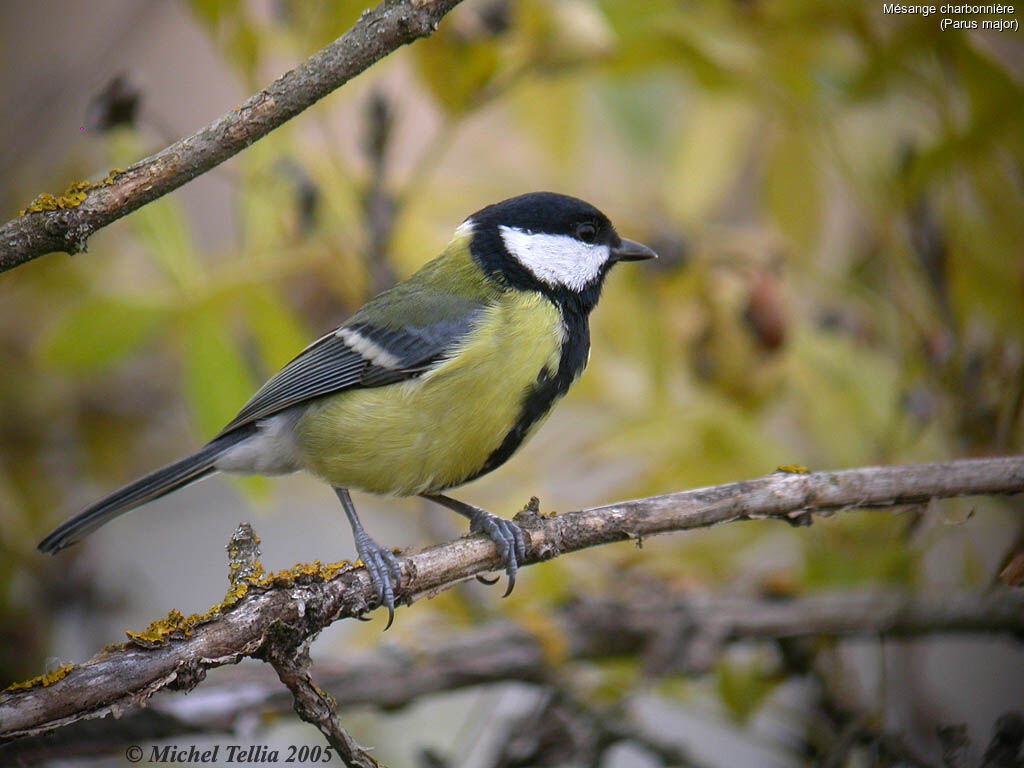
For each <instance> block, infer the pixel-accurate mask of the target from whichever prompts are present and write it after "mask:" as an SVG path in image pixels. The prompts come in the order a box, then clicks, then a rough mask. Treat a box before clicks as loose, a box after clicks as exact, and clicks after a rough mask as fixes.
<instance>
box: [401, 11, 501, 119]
mask: <svg viewBox="0 0 1024 768" xmlns="http://www.w3.org/2000/svg"><path fill="white" fill-rule="evenodd" d="M413 51H414V52H415V53H416V58H417V61H418V62H419V74H420V77H421V78H422V79H423V82H424V83H425V84H426V86H427V88H429V89H430V92H431V93H433V94H434V97H435V98H436V99H437V101H438V102H439V103H440V104H441V106H442V107H444V108H445V110H447V111H448V112H449V113H451V114H454V115H458V114H460V113H463V112H465V111H467V110H468V109H469V108H470V107H471V106H472V105H473V103H474V102H475V101H476V100H477V99H478V98H479V97H480V96H481V94H482V93H483V91H484V89H485V88H486V87H487V86H488V85H489V84H490V83H491V81H492V80H493V79H494V76H495V74H496V73H497V71H498V64H499V62H500V56H499V52H498V46H497V44H496V43H494V42H493V41H492V40H490V39H487V38H473V37H467V36H465V35H464V34H461V33H459V32H458V31H457V30H455V29H453V27H452V25H450V24H446V25H444V26H442V27H441V28H440V29H439V30H438V31H437V32H436V33H435V34H434V35H433V36H432V37H430V38H429V39H428V40H424V41H421V43H420V44H419V45H416V46H413Z"/></svg>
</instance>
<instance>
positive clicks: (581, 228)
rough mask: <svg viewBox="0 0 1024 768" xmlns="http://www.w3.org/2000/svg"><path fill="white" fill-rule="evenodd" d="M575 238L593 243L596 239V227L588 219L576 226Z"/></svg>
mask: <svg viewBox="0 0 1024 768" xmlns="http://www.w3.org/2000/svg"><path fill="white" fill-rule="evenodd" d="M576 239H577V240H582V241H583V242H584V243H593V242H594V241H595V240H596V239H597V227H595V226H594V225H593V224H591V223H590V222H589V221H585V222H583V223H582V224H578V225H577V226H576Z"/></svg>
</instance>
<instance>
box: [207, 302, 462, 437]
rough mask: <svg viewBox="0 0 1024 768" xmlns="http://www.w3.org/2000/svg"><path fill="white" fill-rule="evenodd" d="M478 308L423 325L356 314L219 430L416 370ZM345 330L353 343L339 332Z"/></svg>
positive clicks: (457, 334)
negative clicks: (389, 324)
mask: <svg viewBox="0 0 1024 768" xmlns="http://www.w3.org/2000/svg"><path fill="white" fill-rule="evenodd" d="M481 310H482V307H481V306H480V305H476V306H474V307H473V308H472V309H471V310H470V311H468V312H466V313H465V314H464V315H463V316H462V317H459V318H450V317H448V318H445V319H443V320H440V321H438V322H435V323H432V324H430V325H427V326H424V327H422V328H415V327H409V328H385V327H380V326H377V325H374V324H372V323H370V322H366V321H363V322H358V320H359V316H358V315H357V316H356V317H354V318H352V320H351V321H349V322H348V323H346V324H344V325H342V326H341V327H340V328H339V329H338V330H336V331H333V332H331V333H329V334H327V335H326V336H322V337H321V338H319V339H317V340H316V341H315V342H313V343H312V344H310V345H309V346H308V347H306V349H304V350H303V351H302V352H301V353H300V354H299V355H298V357H296V358H295V359H294V360H292V361H291V362H290V363H288V365H286V366H285V367H284V368H282V369H281V370H280V371H279V372H278V373H277V374H275V375H274V376H272V377H271V378H270V379H269V380H268V381H267V383H266V384H264V385H263V386H262V387H260V389H259V391H257V392H256V394H255V395H253V396H252V398H251V399H250V400H249V402H248V403H246V404H245V406H244V407H243V408H242V410H241V411H239V413H238V415H237V416H235V418H234V419H232V421H231V423H230V424H228V425H227V426H226V427H224V429H223V430H221V433H220V434H221V435H223V434H226V433H228V432H231V431H233V430H235V429H238V428H239V427H241V426H243V425H245V424H249V423H252V422H254V421H258V420H259V419H264V418H266V417H268V416H271V415H273V414H275V413H278V412H279V411H283V410H284V409H286V408H289V407H291V406H293V405H297V404H299V403H302V402H305V401H307V400H312V399H314V398H317V397H322V396H324V395H329V394H332V393H335V392H340V391H342V390H345V389H350V388H354V387H380V386H385V385H387V384H393V383H395V382H398V381H402V380H403V379H408V378H412V377H415V376H419V375H420V374H422V373H423V372H425V371H427V370H429V369H430V367H431V366H432V365H434V364H435V363H436V362H437V361H439V360H441V359H442V358H444V357H445V356H446V355H447V354H448V353H449V352H450V350H451V349H452V348H454V347H455V346H456V345H457V343H458V342H459V340H460V339H462V338H463V337H464V336H465V335H466V334H467V333H469V332H470V331H471V330H472V328H473V327H474V325H475V324H476V321H477V319H478V317H479V314H480V312H481ZM343 330H347V331H349V332H350V333H346V334H345V335H346V336H347V337H348V338H349V339H353V340H356V341H357V343H355V344H353V343H350V341H347V340H346V339H345V338H342V336H339V335H338V334H339V332H340V331H343ZM375 352H376V354H374V353H375ZM382 361H384V362H387V363H389V364H388V365H384V364H381V363H382ZM391 363H393V365H391Z"/></svg>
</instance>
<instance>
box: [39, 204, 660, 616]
mask: <svg viewBox="0 0 1024 768" xmlns="http://www.w3.org/2000/svg"><path fill="white" fill-rule="evenodd" d="M652 258H656V254H655V253H654V251H652V250H651V249H650V248H648V247H647V246H645V245H643V244H641V243H638V242H635V241H633V240H627V239H625V238H622V237H620V236H619V234H618V233H617V232H616V230H615V228H614V227H613V226H612V223H611V222H610V221H609V219H608V217H607V216H605V215H604V214H603V213H601V211H599V210H598V209H597V208H595V207H594V206H593V205H591V204H590V203H587V202H584V201H583V200H580V199H578V198H575V197H570V196H568V195H563V194H557V193H553V192H532V193H528V194H523V195H519V196H517V197H512V198H509V199H507V200H503V201H502V202H498V203H495V204H493V205H489V206H487V207H485V208H482V209H481V210H479V211H477V212H476V213H474V214H473V215H471V216H470V217H469V218H467V219H466V220H465V221H463V222H462V223H461V224H460V225H459V226H458V227H457V228H456V230H455V233H454V235H453V237H452V239H451V241H450V242H449V244H448V245H447V247H446V248H445V249H444V251H443V252H442V253H441V255H440V256H438V257H437V258H435V259H433V260H432V261H429V262H427V263H426V264H425V265H424V266H423V267H421V268H420V269H419V270H418V271H417V272H415V273H414V274H413V275H412V276H411V277H409V278H408V279H406V280H404V281H402V282H399V283H397V284H396V285H394V286H393V287H391V288H390V289H388V290H386V291H384V292H383V293H381V294H379V295H378V296H376V297H374V298H373V299H371V300H370V301H369V302H367V303H366V304H365V305H364V306H363V307H362V308H361V309H359V310H358V311H357V312H356V313H355V314H354V315H353V316H352V317H351V318H349V319H348V320H346V321H345V322H343V323H342V324H341V325H340V326H338V327H337V328H336V329H334V330H332V331H330V332H329V333H327V334H325V335H323V336H321V337H320V338H319V339H317V340H316V341H314V342H313V343H312V344H310V345H309V346H308V347H306V349H304V350H303V351H302V352H301V353H299V355H298V356H297V357H295V358H294V359H293V360H292V361H291V362H290V363H288V364H287V365H286V366H285V367H284V368H282V369H281V370H280V371H279V372H278V373H276V374H275V375H274V376H272V377H271V378H270V379H269V380H268V381H267V382H266V383H265V384H264V385H263V386H262V387H261V388H260V389H259V390H258V391H257V392H256V394H255V395H253V396H252V398H251V399H250V400H249V402H248V403H246V404H245V405H244V406H243V408H242V409H241V411H239V413H238V415H237V416H235V418H234V419H232V420H231V422H230V423H228V424H227V426H225V427H224V429H222V430H221V431H220V433H219V434H218V435H217V436H216V437H214V438H213V439H212V440H211V441H210V442H209V443H207V444H206V445H205V446H203V447H202V448H200V449H199V450H198V451H196V452H195V453H193V454H192V455H190V456H187V457H186V458H183V459H181V460H179V461H176V462H174V463H172V464H169V465H167V466H165V467H163V468H161V469H158V470H156V471H155V472H152V473H150V474H148V475H146V476H144V477H142V478H140V479H138V480H136V481H135V482H132V483H129V484H128V485H126V486H124V487H123V488H121V489H119V490H117V491H114V492H113V493H111V494H110V495H108V496H106V497H105V498H102V499H100V500H99V501H97V502H95V503H94V504H92V505H91V506H89V507H87V508H86V509H84V510H83V511H82V512H80V513H79V514H77V515H75V516H74V517H72V518H70V519H69V520H67V521H66V522H65V523H63V524H62V525H60V526H59V527H58V528H56V529H55V530H54V531H53V532H52V533H51V534H50V535H48V536H47V537H46V538H45V539H43V541H42V542H40V544H39V550H40V551H42V552H45V553H49V554H55V553H57V552H59V551H60V550H62V549H64V548H65V547H67V546H69V545H71V544H74V543H76V542H78V541H80V540H81V539H83V538H84V537H85V536H87V535H89V534H90V533H92V532H93V531H95V530H96V529H97V528H99V527H100V526H102V525H105V524H106V523H108V522H110V521H111V520H112V519H114V518H115V517H117V516H119V515H121V514H123V513H125V512H128V511H129V510H132V509H134V508H136V507H139V506H142V505H143V504H146V503H148V502H150V501H153V500H154V499H157V498H160V497H161V496H164V495H166V494H168V493H171V492H172V491H176V490H178V489H180V488H183V487H185V486H186V485H189V484H191V483H193V482H195V481H197V480H200V479H202V478H205V477H207V476H209V475H212V474H214V473H216V472H228V473H239V474H262V475H279V474H287V473H292V472H296V471H300V470H305V471H306V472H308V473H310V474H312V475H313V476H315V477H316V478H319V479H320V480H322V481H324V482H326V483H328V484H329V485H330V486H331V487H332V488H333V489H334V491H335V493H336V494H337V496H338V499H339V500H340V502H341V506H342V508H343V510H344V512H345V515H346V517H347V518H348V522H349V525H350V526H351V529H352V534H353V538H354V540H355V547H356V550H357V552H358V554H359V559H360V560H361V561H362V563H363V565H364V566H365V568H366V570H367V572H368V574H369V577H370V581H371V584H372V586H373V588H374V590H375V594H376V597H377V606H382V605H383V606H386V607H387V608H388V627H390V626H391V622H392V621H393V619H394V590H395V587H396V585H398V586H400V584H401V569H400V564H399V561H398V559H397V557H396V556H395V554H394V552H392V551H391V550H390V549H387V548H385V547H382V546H380V545H379V544H377V542H376V541H374V539H373V538H371V537H370V535H369V534H368V533H367V532H366V529H365V528H364V527H363V525H362V523H361V521H360V519H359V516H358V514H357V513H356V508H355V505H354V504H353V502H352V497H351V495H350V493H349V490H350V489H357V490H360V491H365V492H369V493H373V494H380V495H388V496H399V497H401V496H421V497H423V498H426V499H429V500H431V501H433V502H436V503H438V504H440V505H442V506H445V507H447V508H449V509H451V510H453V511H454V512H456V513H458V514H460V515H462V516H464V517H466V518H467V519H468V520H469V523H470V530H471V531H473V532H476V533H482V534H485V535H486V536H487V537H489V538H490V539H491V540H493V541H494V543H495V545H496V547H497V551H498V555H499V557H500V561H501V564H502V566H503V568H504V571H505V573H506V574H507V577H508V588H507V590H506V592H505V595H506V596H507V595H508V594H510V593H511V591H512V589H513V587H514V586H515V579H516V573H517V570H518V568H519V564H520V563H521V562H522V561H523V559H524V558H525V551H526V549H525V541H524V536H523V531H522V529H521V528H520V527H519V525H517V524H516V523H515V522H513V521H511V520H507V519H505V518H502V517H499V516H497V515H494V514H491V513H490V512H488V511H486V510H484V509H481V508H480V507H477V506H474V505H472V504H468V503H465V502H463V501H459V500H457V499H454V498H452V497H450V496H447V495H445V494H444V493H443V492H444V491H447V490H448V489H450V488H454V487H456V486H461V485H464V484H466V483H468V482H469V481H471V480H474V479H476V478H478V477H480V476H482V475H485V474H487V473H488V472H491V471H492V470H494V469H497V468H498V467H499V466H501V465H502V464H504V463H505V462H506V461H507V460H508V459H509V458H510V457H511V456H512V455H513V454H514V453H515V452H516V451H517V450H518V449H519V448H520V447H521V446H522V444H523V443H524V442H525V441H526V440H527V439H528V438H529V437H530V436H531V435H532V434H533V433H534V432H535V431H536V430H537V428H538V427H539V426H540V424H541V423H542V422H543V420H544V419H545V418H546V416H547V415H548V414H549V413H550V411H551V408H552V406H553V405H554V404H555V402H557V401H558V400H559V399H561V398H562V396H564V395H565V394H566V392H567V391H568V390H569V388H570V386H572V384H573V383H574V382H575V381H576V380H577V379H578V378H579V377H580V375H581V374H582V373H583V370H584V368H585V367H586V365H587V363H588V361H589V358H590V328H589V317H590V313H591V311H592V310H593V309H594V307H595V306H596V305H597V302H598V299H599V297H600V294H601V288H602V285H603V284H604V280H605V277H606V276H607V274H608V272H609V270H610V269H611V268H612V267H613V266H614V265H615V264H617V263H619V262H623V261H640V260H644V259H652ZM490 583H493V582H490Z"/></svg>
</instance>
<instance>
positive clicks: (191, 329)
mask: <svg viewBox="0 0 1024 768" xmlns="http://www.w3.org/2000/svg"><path fill="white" fill-rule="evenodd" d="M229 325H230V324H229V323H228V321H227V319H226V318H225V317H224V316H223V315H222V314H221V313H219V312H217V311H216V310H214V309H211V308H209V307H204V308H202V309H200V310H198V311H195V312H192V313H190V314H189V315H188V317H187V318H186V321H185V337H184V344H185V349H184V353H185V391H186V393H187V396H188V402H189V405H190V406H191V409H192V412H193V414H194V415H195V419H196V422H197V423H198V425H199V429H200V430H201V432H202V434H204V435H213V434H216V433H217V432H218V431H220V429H221V428H222V427H223V426H224V425H225V424H226V423H227V422H228V421H230V420H231V418H232V417H233V416H234V415H235V414H236V413H238V411H239V409H241V407H242V406H243V405H244V404H245V402H246V400H248V398H249V397H250V396H251V395H252V393H253V391H254V390H255V382H254V381H253V378H252V376H251V375H250V373H249V370H248V367H247V366H246V363H245V359H244V358H243V357H242V354H241V352H240V350H239V346H238V343H237V342H236V341H235V339H233V338H232V337H231V335H230V333H229V332H228V328H229Z"/></svg>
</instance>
